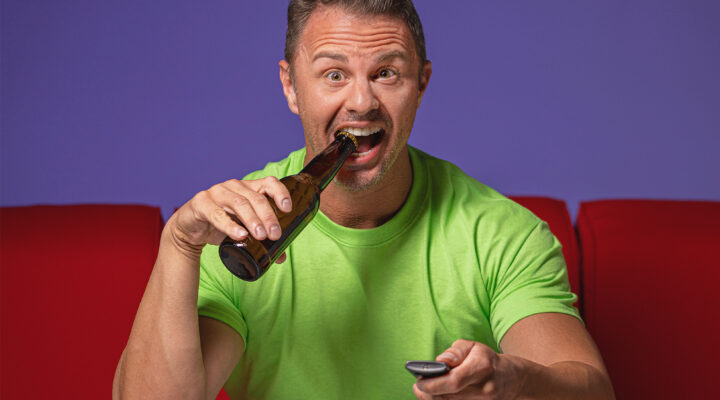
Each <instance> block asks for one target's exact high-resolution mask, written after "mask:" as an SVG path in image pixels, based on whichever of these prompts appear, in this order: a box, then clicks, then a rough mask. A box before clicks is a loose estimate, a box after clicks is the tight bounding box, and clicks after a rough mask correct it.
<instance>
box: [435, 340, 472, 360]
mask: <svg viewBox="0 0 720 400" xmlns="http://www.w3.org/2000/svg"><path fill="white" fill-rule="evenodd" d="M474 345H475V342H473V341H471V340H465V339H458V340H456V341H455V343H453V344H452V346H451V347H450V348H449V349H447V350H445V352H443V353H442V354H440V355H439V356H437V357H436V358H435V360H436V361H442V362H444V363H445V364H447V365H448V366H450V367H457V366H458V365H460V364H461V363H462V362H463V361H464V360H465V358H466V357H467V356H468V354H470V350H471V349H472V348H473V346H474Z"/></svg>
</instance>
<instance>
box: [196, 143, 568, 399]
mask: <svg viewBox="0 0 720 400" xmlns="http://www.w3.org/2000/svg"><path fill="white" fill-rule="evenodd" d="M409 151H410V159H411V163H412V167H413V184H412V188H411V190H410V194H409V196H408V199H407V201H406V202H405V204H404V205H403V207H402V208H401V209H400V211H399V212H398V213H397V214H396V215H395V216H394V217H393V218H392V219H391V220H390V221H388V222H387V223H385V224H383V225H381V226H379V227H377V228H373V229H352V228H347V227H343V226H340V225H338V224H336V223H334V222H333V221H332V220H330V219H329V218H328V217H327V216H326V215H324V214H323V213H322V212H318V214H317V216H316V217H315V219H313V221H312V222H311V223H310V224H308V226H307V227H306V228H305V230H304V231H303V232H302V233H301V234H300V235H299V236H298V237H297V238H296V239H295V241H294V242H293V243H292V244H291V245H290V247H289V249H288V250H287V256H288V259H287V261H286V262H285V263H284V264H279V265H274V266H272V267H271V268H270V269H269V270H268V272H267V273H266V274H265V275H264V276H263V277H262V278H261V279H260V280H258V281H256V282H245V281H242V280H240V279H238V278H236V277H234V276H233V275H232V274H231V273H230V272H228V271H227V270H226V269H225V267H224V266H223V264H222V263H221V261H220V259H219V256H218V249H217V246H206V247H205V250H204V252H203V255H202V259H201V274H200V290H199V305H198V309H199V314H200V315H202V316H207V317H211V318H215V319H218V320H220V321H223V322H224V323H226V324H228V325H229V326H231V327H232V328H234V329H235V330H236V331H237V332H238V333H239V334H240V336H242V338H243V340H244V343H245V352H244V354H243V356H242V359H241V361H240V363H239V364H238V365H237V367H236V368H235V370H234V371H233V373H232V375H231V377H230V379H229V380H228V382H227V383H226V385H225V389H226V391H227V392H228V394H229V395H230V396H231V397H233V398H236V399H239V398H272V399H322V398H357V399H380V398H388V399H400V398H414V395H413V393H412V385H413V383H414V381H415V378H414V377H413V376H412V375H411V374H410V373H409V372H407V371H406V370H405V368H404V364H405V362H406V361H408V360H424V359H427V360H432V359H434V358H435V357H436V356H437V355H438V354H440V353H441V352H442V351H443V350H445V349H446V348H448V347H450V345H451V344H452V343H453V341H455V340H456V339H460V338H463V339H469V340H475V341H478V342H482V343H485V344H486V345H488V346H490V347H492V348H493V349H495V350H498V351H499V350H500V349H499V346H498V343H499V342H500V340H501V339H502V337H503V335H504V334H505V333H506V332H507V330H508V329H509V328H510V327H511V326H512V325H513V324H514V323H515V322H517V321H518V320H520V319H522V318H524V317H526V316H529V315H532V314H537V313H544V312H557V313H564V314H570V315H573V316H576V317H578V313H577V311H576V310H575V308H574V307H573V306H572V304H573V303H574V302H575V296H574V295H573V294H572V293H571V292H570V289H569V285H568V280H567V272H566V269H565V261H564V259H563V255H562V252H561V249H560V243H559V242H558V241H557V239H555V237H554V236H553V235H552V233H550V231H549V230H548V228H547V225H546V224H545V223H544V222H542V221H541V220H539V219H538V218H537V217H535V215H533V214H532V213H531V212H530V211H528V210H526V209H525V208H523V207H521V206H519V205H518V204H517V203H514V202H513V201H511V200H509V199H507V198H506V197H503V196H502V195H500V194H498V193H497V192H496V191H494V190H492V189H490V188H489V187H487V186H485V185H483V184H482V183H480V182H478V181H476V180H475V179H473V178H471V177H469V176H467V175H466V174H465V173H463V172H462V171H461V170H460V169H459V168H457V167H456V166H454V165H452V164H450V163H448V162H446V161H443V160H439V159H437V158H433V157H431V156H429V155H427V154H425V153H423V152H421V151H419V150H417V149H415V148H412V147H410V148H409ZM304 157H305V151H304V149H301V150H298V151H295V152H293V153H291V154H290V155H289V156H288V158H286V159H285V160H283V161H280V162H277V163H270V164H268V165H267V166H266V167H265V169H264V170H262V171H258V172H255V173H252V174H250V175H249V176H247V177H246V178H247V179H257V178H261V177H264V176H268V175H272V176H276V177H278V178H281V177H284V176H287V175H291V174H296V173H298V172H299V171H300V169H302V167H303V160H304Z"/></svg>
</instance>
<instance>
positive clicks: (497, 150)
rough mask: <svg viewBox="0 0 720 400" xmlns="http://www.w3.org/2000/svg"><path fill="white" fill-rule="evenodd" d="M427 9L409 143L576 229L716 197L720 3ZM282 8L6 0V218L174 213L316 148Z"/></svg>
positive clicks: (134, 0) (175, 1) (223, 2)
mask: <svg viewBox="0 0 720 400" xmlns="http://www.w3.org/2000/svg"><path fill="white" fill-rule="evenodd" d="M250 4H252V5H250ZM416 6H417V8H418V11H419V13H420V16H421V18H422V19H423V23H424V26H425V34H426V38H427V46H428V55H429V57H430V59H431V60H432V61H433V65H434V74H433V77H432V80H431V82H430V87H429V89H428V93H427V95H426V96H425V99H424V102H423V106H422V107H421V109H420V112H419V114H418V118H417V120H416V125H415V130H414V132H413V136H412V137H411V140H410V142H411V144H413V145H415V146H417V147H419V148H421V149H423V150H426V151H428V152H430V153H431V154H434V155H436V156H438V157H441V158H445V159H448V160H451V161H453V162H454V163H456V164H457V165H459V166H460V167H461V168H463V169H464V170H465V171H466V172H468V173H469V174H471V175H472V176H474V177H476V178H478V179H479V180H481V181H483V182H485V183H487V184H489V185H491V186H493V187H495V188H497V189H499V190H501V191H502V192H505V193H509V194H537V195H548V196H553V197H558V198H561V199H564V200H566V201H567V202H568V205H569V207H570V209H571V211H572V212H574V210H575V209H576V208H577V203H578V201H581V200H586V199H595V198H614V197H651V198H698V199H716V200H718V199H720V23H718V21H720V2H717V1H715V0H706V1H700V0H693V1H688V0H676V1H667V0H654V1H649V0H647V1H633V2H628V1H620V0H613V1H602V2H577V1H542V2H540V1H530V0H528V1H513V2H490V1H487V2H478V1H443V2H439V1H432V0H423V1H419V0H418V1H417V2H416ZM285 7H286V2H285V1H269V2H265V1H262V2H242V1H229V0H216V1H210V2H200V1H187V0H172V1H170V0H164V1H158V0H155V1H138V0H123V1H119V0H116V1H91V0H84V1H83V0H65V1H50V0H44V1H27V0H2V82H1V84H2V87H1V89H2V109H1V113H2V116H1V117H2V142H1V143H0V147H1V154H0V156H1V157H0V160H1V163H2V165H1V167H2V168H1V169H2V170H1V176H0V178H1V184H2V186H1V192H0V204H2V205H24V204H35V203H84V202H102V203H145V204H153V205H159V206H162V207H163V210H164V213H165V215H166V216H167V215H168V214H169V212H170V211H171V210H172V208H173V207H175V206H179V205H181V204H182V203H184V202H185V201H187V200H188V199H189V198H190V197H191V196H192V195H193V194H194V193H196V192H198V191H200V190H202V189H205V188H207V187H209V186H211V185H212V184H214V183H217V182H220V181H223V180H225V179H228V178H230V177H240V176H242V175H244V174H245V173H247V172H250V171H252V170H255V169H258V168H261V167H262V166H263V165H264V164H265V163H266V162H267V161H273V160H278V159H280V158H282V157H284V156H285V155H286V154H287V153H288V152H290V151H291V150H294V149H296V148H298V147H300V146H302V144H303V140H302V130H301V126H300V124H299V120H298V119H297V117H296V116H295V115H293V114H291V113H290V111H289V110H288V109H287V106H286V103H285V100H284V98H283V96H282V91H281V87H280V83H279V80H278V78H277V61H278V60H279V59H280V58H281V57H282V51H283V42H284V30H285Z"/></svg>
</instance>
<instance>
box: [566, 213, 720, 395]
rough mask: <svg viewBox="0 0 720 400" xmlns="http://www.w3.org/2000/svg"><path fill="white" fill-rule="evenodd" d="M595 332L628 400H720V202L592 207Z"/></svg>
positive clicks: (587, 223)
mask: <svg viewBox="0 0 720 400" xmlns="http://www.w3.org/2000/svg"><path fill="white" fill-rule="evenodd" d="M577 225H578V230H579V233H580V243H581V244H582V260H583V284H584V286H583V290H584V297H583V299H584V308H585V320H586V323H587V327H588V329H589V331H590V333H591V334H592V336H593V338H594V339H595V341H596V342H597V344H598V347H599V348H600V351H601V353H602V354H603V357H604V358H605V362H606V365H607V367H608V370H609V372H610V376H611V378H612V380H613V384H614V386H615V390H616V393H617V397H618V398H619V399H708V398H720V386H718V385H717V382H715V379H717V371H718V369H717V367H716V366H715V364H716V363H717V360H718V359H720V342H718V340H717V333H718V332H719V331H720V320H719V319H718V316H720V313H719V312H718V309H719V308H720V297H719V296H718V295H717V285H718V282H719V281H720V257H718V251H719V250H720V202H699V201H650V200H608V201H593V202H586V203H582V204H581V206H580V211H579V216H578V222H577Z"/></svg>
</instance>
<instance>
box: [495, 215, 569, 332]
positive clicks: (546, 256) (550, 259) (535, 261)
mask: <svg viewBox="0 0 720 400" xmlns="http://www.w3.org/2000/svg"><path fill="white" fill-rule="evenodd" d="M506 256H507V258H506V260H508V262H507V263H503V265H501V266H500V267H499V269H498V270H496V274H497V275H496V277H495V279H494V281H495V285H494V288H493V290H492V291H490V293H491V308H490V323H491V325H492V328H493V336H494V337H495V341H496V343H497V344H498V346H500V341H501V340H502V338H503V337H504V336H505V333H507V331H508V329H510V327H512V326H513V324H515V323H516V322H518V321H519V320H521V319H523V318H525V317H528V316H530V315H534V314H540V313H562V314H568V315H572V316H574V317H576V318H578V319H580V315H579V313H578V311H577V309H576V308H575V307H574V306H573V303H574V302H575V301H576V300H577V297H576V296H575V294H573V293H572V292H571V291H570V284H569V283H568V278H567V268H566V266H565V259H564V257H563V254H562V249H561V245H560V242H559V241H558V240H557V239H556V238H555V236H553V234H552V233H551V232H550V229H549V228H548V226H547V224H546V223H545V222H542V221H540V222H538V223H537V225H535V227H534V228H532V230H531V231H530V232H529V233H528V234H527V237H526V238H525V239H524V240H523V241H522V242H521V244H520V246H519V247H518V249H517V251H516V252H514V254H508V255H506Z"/></svg>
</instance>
